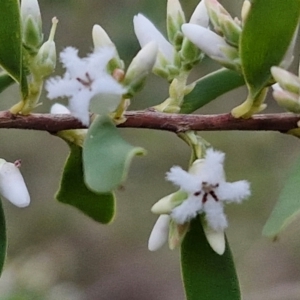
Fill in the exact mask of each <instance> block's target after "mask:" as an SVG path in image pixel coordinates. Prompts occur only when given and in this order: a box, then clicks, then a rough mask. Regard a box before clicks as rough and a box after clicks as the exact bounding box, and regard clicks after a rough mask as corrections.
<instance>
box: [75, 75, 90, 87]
mask: <svg viewBox="0 0 300 300" xmlns="http://www.w3.org/2000/svg"><path fill="white" fill-rule="evenodd" d="M85 77H86V79H87V80H84V79H82V78H79V77H77V78H76V80H77V81H78V82H80V83H81V84H82V85H83V86H85V87H88V88H91V86H92V83H93V80H92V78H91V77H90V74H89V73H88V72H86V73H85Z"/></svg>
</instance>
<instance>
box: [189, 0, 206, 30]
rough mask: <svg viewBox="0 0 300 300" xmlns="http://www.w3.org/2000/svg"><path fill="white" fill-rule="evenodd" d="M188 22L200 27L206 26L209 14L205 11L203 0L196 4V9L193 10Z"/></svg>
mask: <svg viewBox="0 0 300 300" xmlns="http://www.w3.org/2000/svg"><path fill="white" fill-rule="evenodd" d="M189 23H190V24H195V25H199V26H202V27H208V24H209V16H208V13H207V9H206V5H205V1H204V0H201V2H200V3H199V4H198V5H197V7H196V9H195V10H194V12H193V14H192V16H191V19H190V22H189Z"/></svg>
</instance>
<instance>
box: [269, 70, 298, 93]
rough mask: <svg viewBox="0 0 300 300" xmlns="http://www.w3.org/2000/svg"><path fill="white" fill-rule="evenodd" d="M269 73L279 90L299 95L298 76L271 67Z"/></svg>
mask: <svg viewBox="0 0 300 300" xmlns="http://www.w3.org/2000/svg"><path fill="white" fill-rule="evenodd" d="M271 73H272V76H273V77H274V79H275V80H276V81H277V82H278V83H279V85H280V87H281V88H283V89H285V90H287V91H289V92H292V93H296V94H299V93H300V79H299V77H298V76H296V75H294V74H292V73H291V72H289V71H286V70H284V69H282V68H279V67H272V68H271Z"/></svg>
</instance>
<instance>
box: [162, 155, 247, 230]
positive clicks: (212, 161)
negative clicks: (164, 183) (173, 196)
mask: <svg viewBox="0 0 300 300" xmlns="http://www.w3.org/2000/svg"><path fill="white" fill-rule="evenodd" d="M224 158H225V154H224V153H222V152H219V151H215V150H212V149H208V150H207V153H206V156H205V158H204V159H200V160H196V161H195V162H194V163H193V165H192V167H191V169H190V170H189V172H187V171H184V170H183V169H181V168H180V167H177V166H175V167H172V168H171V170H170V172H168V173H167V177H166V178H167V180H169V181H171V182H172V183H174V184H175V185H177V186H178V187H180V189H181V190H183V191H185V192H186V193H187V194H188V197H187V198H186V200H184V201H183V202H182V204H181V205H179V206H177V207H175V208H174V209H173V210H172V212H171V217H172V218H173V220H174V221H175V222H176V223H178V224H184V223H186V222H189V221H190V220H192V219H193V218H195V217H196V216H197V215H198V214H200V213H204V214H205V217H206V221H207V223H208V225H209V226H210V227H212V228H213V229H215V230H224V229H225V228H226V227H227V220H226V216H225V214H224V210H223V206H224V203H231V202H236V203H240V202H241V201H242V200H244V199H245V198H247V197H249V196H250V185H249V183H248V182H247V181H245V180H241V181H236V182H232V183H231V182H226V181H225V174H224V168H223V164H224Z"/></svg>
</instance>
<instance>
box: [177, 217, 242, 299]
mask: <svg viewBox="0 0 300 300" xmlns="http://www.w3.org/2000/svg"><path fill="white" fill-rule="evenodd" d="M181 269H182V277H183V282H184V287H185V293H186V299H187V300H240V299H241V295H240V290H239V283H238V279H237V275H236V271H235V267H234V263H233V259H232V255H231V251H230V248H229V245H228V243H227V242H226V250H225V253H224V254H223V255H218V254H217V253H215V252H214V251H213V250H212V249H211V247H210V246H209V244H208V242H207V240H206V237H205V235H204V232H203V229H202V225H201V222H200V220H199V218H197V219H194V220H193V221H192V222H191V228H190V231H189V232H188V233H187V234H186V236H185V238H184V240H183V243H182V245H181Z"/></svg>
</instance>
